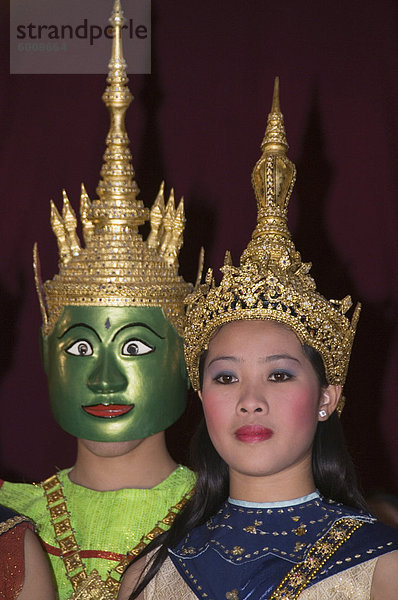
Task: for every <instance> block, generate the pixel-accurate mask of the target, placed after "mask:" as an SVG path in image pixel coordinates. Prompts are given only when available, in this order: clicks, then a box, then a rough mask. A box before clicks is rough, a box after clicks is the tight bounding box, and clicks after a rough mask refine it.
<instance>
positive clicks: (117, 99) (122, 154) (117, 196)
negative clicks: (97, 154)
mask: <svg viewBox="0 0 398 600" xmlns="http://www.w3.org/2000/svg"><path fill="white" fill-rule="evenodd" d="M109 21H110V23H111V25H112V27H113V41H112V56H111V60H110V62H109V74H108V78H107V83H108V86H107V88H106V90H105V92H104V94H103V96H102V99H103V101H104V103H105V106H107V108H108V110H109V114H110V128H109V133H108V136H107V139H106V150H105V154H104V164H103V166H102V169H101V177H102V179H101V180H100V182H99V184H98V187H97V193H98V196H99V200H98V201H96V202H95V203H94V204H93V212H92V217H93V218H92V220H93V222H94V223H95V225H96V226H97V227H98V226H99V227H103V226H105V225H107V227H108V229H109V227H112V225H115V226H116V227H118V226H119V225H120V224H122V223H123V224H125V225H127V226H128V227H130V228H131V229H133V230H137V227H138V226H139V225H141V224H142V223H144V222H145V221H146V220H147V219H148V216H149V215H148V210H147V209H146V208H144V206H143V204H142V202H141V200H137V195H138V193H139V189H138V186H137V184H136V182H135V179H134V175H135V173H134V168H133V164H132V156H131V152H130V140H129V137H128V135H127V132H126V128H125V114H126V111H127V109H128V107H129V106H130V104H131V102H132V100H133V95H132V94H131V92H130V90H129V88H128V85H127V84H128V77H127V68H126V61H125V60H124V56H123V45H122V27H123V25H124V16H123V11H122V8H121V5H120V0H115V2H114V5H113V12H112V16H111V18H110V19H109Z"/></svg>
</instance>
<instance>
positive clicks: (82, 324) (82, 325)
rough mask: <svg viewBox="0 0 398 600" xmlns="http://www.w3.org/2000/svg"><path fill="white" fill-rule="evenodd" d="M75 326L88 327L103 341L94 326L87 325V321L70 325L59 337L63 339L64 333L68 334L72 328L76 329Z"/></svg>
mask: <svg viewBox="0 0 398 600" xmlns="http://www.w3.org/2000/svg"><path fill="white" fill-rule="evenodd" d="M75 327H85V328H86V329H91V331H92V332H93V333H95V335H96V336H97V338H98V339H99V341H100V342H102V340H101V338H100V336H99V335H98V333H97V332H96V331H95V329H94V328H93V327H91V326H90V325H87V323H75V324H74V325H71V326H70V327H68V329H65V331H64V332H63V333H62V334H61V335H60V336H59V337H58V339H59V340H61V339H62V338H63V337H64V335H66V334H67V333H68V331H70V330H71V329H74V328H75Z"/></svg>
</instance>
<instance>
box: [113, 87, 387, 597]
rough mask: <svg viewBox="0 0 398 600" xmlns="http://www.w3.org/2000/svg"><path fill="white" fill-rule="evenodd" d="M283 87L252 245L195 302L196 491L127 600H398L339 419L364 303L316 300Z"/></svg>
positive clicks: (271, 126)
mask: <svg viewBox="0 0 398 600" xmlns="http://www.w3.org/2000/svg"><path fill="white" fill-rule="evenodd" d="M277 88H278V83H277V82H276V86H275V91H274V100H273V106H272V110H271V113H270V115H269V118H268V125H267V130H266V134H265V138H264V141H263V144H262V151H263V154H262V157H261V158H260V160H259V161H258V163H257V165H256V167H255V169H254V172H253V186H254V190H255V193H256V197H257V204H258V220H257V227H256V229H255V231H254V233H253V236H252V239H251V241H250V243H249V245H248V247H247V249H246V250H245V251H244V253H243V255H242V257H241V261H240V266H239V267H234V266H233V265H232V263H231V260H230V257H229V255H227V257H226V260H225V264H224V266H223V268H222V272H223V278H222V281H221V283H220V285H219V286H216V285H215V283H214V279H213V277H212V272H211V271H210V272H209V273H208V274H207V277H206V283H205V284H203V285H199V286H198V287H197V288H196V290H195V291H194V293H193V294H192V295H191V297H190V298H189V305H188V324H187V328H186V338H185V340H186V341H185V343H186V360H187V367H188V371H189V374H190V377H191V381H192V384H193V386H194V387H195V389H197V390H200V391H199V395H200V398H201V400H202V404H203V409H204V414H205V418H206V423H205V424H203V425H202V427H201V429H200V431H199V433H198V437H197V440H196V469H197V471H198V483H197V491H196V493H195V495H194V497H193V498H192V500H191V501H190V502H189V503H188V505H187V507H186V509H185V510H184V511H183V512H182V513H181V514H180V515H179V516H178V517H177V519H176V520H175V523H174V525H173V527H172V528H171V529H170V531H168V532H167V533H166V534H164V535H162V536H160V537H159V538H158V539H156V540H155V542H154V543H153V544H151V547H150V548H148V553H147V555H146V557H143V558H141V559H140V560H138V561H136V562H135V563H133V565H132V566H131V568H130V569H129V570H128V571H127V573H126V575H125V578H124V581H123V584H122V588H121V592H120V596H119V598H120V599H121V600H125V599H127V598H130V599H134V598H139V599H142V598H143V599H149V598H154V599H156V600H175V599H176V598H178V599H179V600H190V599H193V598H206V599H207V600H210V599H211V600H221V599H227V600H249V599H250V600H294V599H296V598H300V600H315V599H316V600H321V599H325V600H326V599H327V600H393V599H396V598H397V589H398V533H397V532H396V531H395V530H393V529H390V528H388V527H386V526H384V525H382V524H379V523H377V522H376V521H375V520H374V519H373V518H372V517H371V516H370V515H369V514H367V513H366V512H365V510H363V509H365V505H364V501H363V499H362V496H361V494H360V493H359V491H358V488H357V485H356V480H355V474H354V471H353V467H352V463H351V460H350V458H349V456H348V454H347V450H346V448H345V444H344V440H343V436H342V432H341V427H340V423H339V415H340V413H341V410H342V409H343V405H344V398H343V396H342V394H341V392H342V387H343V385H344V381H345V377H346V372H347V367H348V362H349V356H350V352H351V346H352V342H353V338H354V335H355V328H356V324H357V320H358V317H359V311H360V307H359V305H358V306H357V307H356V308H355V310H354V313H353V316H352V318H351V321H350V320H349V319H348V318H347V316H346V312H347V311H348V310H349V308H350V307H351V300H350V298H349V297H346V298H344V299H343V300H341V301H335V300H331V301H328V300H326V299H325V298H324V297H323V296H321V295H320V294H319V293H318V292H317V291H316V288H315V283H314V281H313V279H312V278H311V276H310V275H309V270H310V266H311V265H310V264H305V263H303V262H302V261H301V257H300V254H299V253H298V252H297V250H296V249H295V246H294V244H293V242H292V240H291V237H290V233H289V231H288V228H287V220H286V215H287V205H288V201H289V197H290V194H291V191H292V187H293V184H294V179H295V168H294V165H293V164H292V163H291V162H290V161H289V160H288V158H287V157H286V150H287V142H286V136H285V131H284V127H283V117H282V115H281V113H280V109H279V98H278V89H277ZM151 550H152V552H150V551H151ZM137 582H138V583H137ZM133 587H134V592H133V593H132V594H131V591H132V589H133ZM130 594H131V595H130Z"/></svg>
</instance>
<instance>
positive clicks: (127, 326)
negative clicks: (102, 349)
mask: <svg viewBox="0 0 398 600" xmlns="http://www.w3.org/2000/svg"><path fill="white" fill-rule="evenodd" d="M129 327H145V329H149V331H152V333H154V334H155V335H156V336H157V337H158V338H159V339H161V340H164V339H165V338H164V336H161V335H159V333H157V332H156V331H155V330H154V329H152V327H149V325H147V324H146V323H140V322H138V323H127V325H124V326H123V327H121V328H120V329H119V331H117V332H116V333H115V335H114V336H113V338H112V342H113V341H114V339H115V337H116V336H117V335H119V333H120V332H121V331H123V330H124V329H127V328H129Z"/></svg>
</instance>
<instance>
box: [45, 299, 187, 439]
mask: <svg viewBox="0 0 398 600" xmlns="http://www.w3.org/2000/svg"><path fill="white" fill-rule="evenodd" d="M43 362H44V368H45V371H46V374H47V377H48V385H49V394H50V404H51V410H52V412H53V414H54V417H55V419H56V421H57V422H58V423H59V425H60V426H61V427H62V428H63V429H64V430H65V431H67V432H68V433H70V434H72V435H74V436H76V437H79V438H84V439H88V440H94V441H98V442H125V441H129V440H135V439H142V438H146V437H148V436H150V435H153V434H155V433H158V432H159V431H163V430H164V429H166V428H167V427H169V426H170V425H172V424H173V423H174V422H175V421H176V420H177V419H178V417H179V416H180V415H181V414H182V412H183V411H184V408H185V401H186V390H187V387H188V377H187V374H186V370H185V363H184V353H183V343H182V339H181V337H180V336H179V335H178V334H177V332H176V330H175V329H174V327H173V326H172V325H171V323H170V322H169V321H168V320H167V319H166V318H165V316H164V314H163V311H162V309H161V308H157V307H150V308H147V307H126V308H125V307H102V306H101V307H97V306H66V307H65V308H64V309H63V312H62V314H61V317H60V318H59V320H58V321H57V323H56V325H55V327H54V329H53V331H52V332H51V334H50V335H49V336H47V337H44V338H43Z"/></svg>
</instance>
